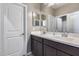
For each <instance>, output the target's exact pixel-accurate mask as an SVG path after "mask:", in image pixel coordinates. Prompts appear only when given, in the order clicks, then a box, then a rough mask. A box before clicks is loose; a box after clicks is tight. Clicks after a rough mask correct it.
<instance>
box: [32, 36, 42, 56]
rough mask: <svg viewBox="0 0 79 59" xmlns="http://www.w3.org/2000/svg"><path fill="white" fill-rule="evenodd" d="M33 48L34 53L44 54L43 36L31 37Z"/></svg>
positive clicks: (36, 54)
mask: <svg viewBox="0 0 79 59" xmlns="http://www.w3.org/2000/svg"><path fill="white" fill-rule="evenodd" d="M31 39H32V40H31V50H32V53H33V55H35V56H42V55H43V51H42V41H40V40H41V38H39V37H38V38H37V37H33V36H32V37H31Z"/></svg>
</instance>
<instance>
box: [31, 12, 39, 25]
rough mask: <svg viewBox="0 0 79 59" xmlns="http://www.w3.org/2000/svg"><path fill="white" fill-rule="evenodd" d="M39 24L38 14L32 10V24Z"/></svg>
mask: <svg viewBox="0 0 79 59" xmlns="http://www.w3.org/2000/svg"><path fill="white" fill-rule="evenodd" d="M39 25H40V14H39V13H36V12H32V26H39Z"/></svg>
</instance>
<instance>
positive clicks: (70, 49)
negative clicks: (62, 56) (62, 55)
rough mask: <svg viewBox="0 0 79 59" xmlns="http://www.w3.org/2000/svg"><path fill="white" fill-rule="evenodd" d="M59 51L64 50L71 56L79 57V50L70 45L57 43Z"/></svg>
mask: <svg viewBox="0 0 79 59" xmlns="http://www.w3.org/2000/svg"><path fill="white" fill-rule="evenodd" d="M57 49H59V50H62V51H64V52H66V53H68V54H70V55H74V56H78V55H79V48H77V47H73V46H70V45H66V44H62V43H57Z"/></svg>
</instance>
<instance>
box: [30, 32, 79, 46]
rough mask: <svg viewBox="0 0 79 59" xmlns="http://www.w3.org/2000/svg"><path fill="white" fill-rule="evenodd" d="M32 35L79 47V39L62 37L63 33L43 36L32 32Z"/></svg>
mask: <svg viewBox="0 0 79 59" xmlns="http://www.w3.org/2000/svg"><path fill="white" fill-rule="evenodd" d="M31 35H35V36H38V37H42V38H45V39H48V40H51V41H55V42H59V43H64V44H67V45H71V46H74V47H79V37H73V36H68V37H62V36H61V33H57V34H56V35H53V34H52V33H46V34H41V33H40V32H31Z"/></svg>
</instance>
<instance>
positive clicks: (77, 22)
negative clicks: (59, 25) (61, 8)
mask: <svg viewBox="0 0 79 59" xmlns="http://www.w3.org/2000/svg"><path fill="white" fill-rule="evenodd" d="M67 31H68V32H69V33H79V12H74V13H71V14H69V15H68V21H67Z"/></svg>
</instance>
